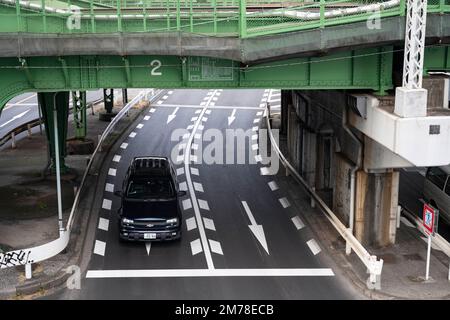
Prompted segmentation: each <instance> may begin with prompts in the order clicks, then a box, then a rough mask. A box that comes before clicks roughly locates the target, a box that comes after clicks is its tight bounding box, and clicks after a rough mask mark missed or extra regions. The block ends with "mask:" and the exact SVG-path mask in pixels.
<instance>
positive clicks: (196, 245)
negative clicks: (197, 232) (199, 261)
mask: <svg viewBox="0 0 450 320" xmlns="http://www.w3.org/2000/svg"><path fill="white" fill-rule="evenodd" d="M191 251H192V255H193V256H195V255H196V254H199V253H200V252H202V251H203V249H202V243H201V242H200V239H196V240H194V241H191Z"/></svg>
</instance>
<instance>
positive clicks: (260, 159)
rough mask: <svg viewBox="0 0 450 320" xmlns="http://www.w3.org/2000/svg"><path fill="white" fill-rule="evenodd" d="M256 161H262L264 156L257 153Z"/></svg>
mask: <svg viewBox="0 0 450 320" xmlns="http://www.w3.org/2000/svg"><path fill="white" fill-rule="evenodd" d="M255 161H256V162H261V161H262V156H261V155H260V154H257V155H256V156H255Z"/></svg>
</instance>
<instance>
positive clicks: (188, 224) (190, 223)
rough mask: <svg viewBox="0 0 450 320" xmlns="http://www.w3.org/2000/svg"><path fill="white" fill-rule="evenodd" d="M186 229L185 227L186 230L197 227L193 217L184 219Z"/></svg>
mask: <svg viewBox="0 0 450 320" xmlns="http://www.w3.org/2000/svg"><path fill="white" fill-rule="evenodd" d="M186 229H187V231H191V230H194V229H197V223H196V222H195V217H190V218H189V219H186Z"/></svg>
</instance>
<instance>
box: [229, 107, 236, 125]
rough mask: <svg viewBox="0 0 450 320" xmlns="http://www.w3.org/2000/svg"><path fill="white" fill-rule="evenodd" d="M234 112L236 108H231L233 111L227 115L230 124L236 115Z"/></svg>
mask: <svg viewBox="0 0 450 320" xmlns="http://www.w3.org/2000/svg"><path fill="white" fill-rule="evenodd" d="M235 114H236V109H233V112H231V116H229V117H228V125H231V124H232V123H233V121H234V119H236V117H235V116H234V115H235Z"/></svg>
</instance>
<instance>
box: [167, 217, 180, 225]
mask: <svg viewBox="0 0 450 320" xmlns="http://www.w3.org/2000/svg"><path fill="white" fill-rule="evenodd" d="M166 223H171V224H176V223H178V218H172V219H168V220H166Z"/></svg>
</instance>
